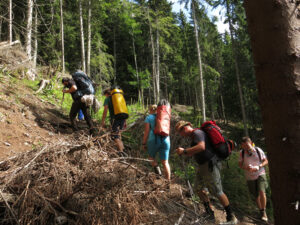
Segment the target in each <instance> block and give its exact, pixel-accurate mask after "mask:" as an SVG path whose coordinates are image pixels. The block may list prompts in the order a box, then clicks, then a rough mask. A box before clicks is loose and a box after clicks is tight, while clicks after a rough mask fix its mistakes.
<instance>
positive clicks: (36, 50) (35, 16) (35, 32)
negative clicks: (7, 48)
mask: <svg viewBox="0 0 300 225" xmlns="http://www.w3.org/2000/svg"><path fill="white" fill-rule="evenodd" d="M34 14H35V15H34V53H33V67H34V68H36V61H37V52H38V37H37V33H38V17H37V9H36V8H35V13H34Z"/></svg>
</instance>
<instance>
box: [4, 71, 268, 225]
mask: <svg viewBox="0 0 300 225" xmlns="http://www.w3.org/2000/svg"><path fill="white" fill-rule="evenodd" d="M175 108H176V107H175ZM177 108H179V109H181V110H182V109H183V107H179V106H178V107H177ZM141 121H143V120H141ZM80 127H81V130H79V131H78V132H76V133H73V132H72V129H71V127H70V125H69V121H68V116H67V115H65V114H64V113H63V112H62V110H61V108H60V106H57V105H54V104H53V103H50V102H48V101H46V100H43V99H41V98H39V97H38V95H36V94H35V93H34V92H33V90H32V89H30V88H28V87H27V86H26V85H24V84H23V83H22V82H21V80H19V79H18V78H14V79H11V77H8V76H1V77H0V187H1V189H0V190H2V191H1V196H2V198H3V199H5V197H3V195H2V192H3V193H4V192H6V193H9V194H10V195H15V197H16V198H17V200H14V201H13V203H12V209H10V210H7V211H6V212H3V208H6V206H5V205H4V203H3V202H2V203H1V200H0V219H1V218H2V219H4V218H5V219H6V220H7V223H6V224H9V223H13V222H12V221H14V220H16V221H17V220H18V221H23V222H21V224H30V221H31V220H34V219H37V220H39V221H40V223H39V224H55V223H56V224H63V222H62V223H59V221H58V220H59V219H60V220H67V222H68V224H81V223H83V222H82V221H85V222H86V223H87V224H100V223H101V224H176V223H177V224H179V223H181V224H209V223H208V222H206V221H205V220H203V219H199V217H198V215H196V213H195V212H194V206H193V202H192V200H191V198H190V197H189V193H188V188H187V187H186V184H185V181H183V180H181V179H179V178H176V177H175V176H173V177H174V178H173V179H172V182H171V185H168V183H167V181H166V180H165V179H163V178H157V177H156V176H155V174H154V173H152V172H150V171H149V167H147V166H146V164H148V162H144V161H142V160H141V159H139V158H138V157H139V155H138V154H135V152H136V151H135V150H131V152H129V155H130V157H129V158H128V159H126V158H125V159H124V158H119V157H118V156H117V154H114V153H116V151H117V150H116V148H115V146H114V145H113V144H109V137H108V135H106V134H105V132H104V131H103V130H102V131H101V135H102V136H100V137H97V138H94V139H93V138H91V137H90V136H88V135H87V129H86V125H85V122H80ZM131 129H134V127H133V128H131ZM86 143H89V144H86ZM125 144H127V143H125ZM128 145H130V144H128ZM46 146H47V148H46ZM82 146H83V147H82ZM45 149H46V150H45ZM62 149H64V150H62ZM83 151H85V152H88V153H87V155H85V154H86V153H82V152H83ZM70 152H71V154H72V157H70ZM79 152H80V154H79ZM54 153H57V154H58V153H59V154H58V155H57V156H55V157H54V156H53V155H56V154H54ZM76 154H77V155H76ZM83 155H84V157H83ZM53 157H54V158H53ZM78 157H79V158H78ZM115 162H118V163H115ZM20 168H21V169H20ZM45 168H47V169H45ZM25 169H26V170H25ZM40 170H41V171H43V173H42V172H41V171H40ZM46 170H47V172H46ZM63 170H66V171H63ZM49 171H52V172H49ZM53 171H54V172H53ZM70 171H71V172H70ZM97 172H98V174H95V173H97ZM36 173H39V175H36V176H37V177H38V178H36V179H33V178H32V176H33V177H35V175H34V174H36ZM52 173H53V174H56V175H53V174H52ZM84 173H86V174H84ZM107 173H108V174H110V175H109V177H107ZM50 174H52V175H50ZM57 174H61V175H60V176H58V175H57ZM87 174H89V175H87ZM21 175H22V176H21ZM21 177H22V178H21ZM27 178H28V179H27ZM63 178H65V180H63ZM61 179H62V180H61ZM72 179H73V180H72ZM114 179H116V180H114ZM118 179H120V180H118ZM66 181H67V182H66ZM64 182H66V184H68V185H67V186H68V187H65V185H64V184H63V183H64ZM97 182H98V183H97ZM99 182H100V183H101V184H99ZM51 183H52V184H51ZM52 185H53V186H52ZM101 185H102V186H101ZM48 186H49V189H47V188H46V187H48ZM93 186H94V187H93ZM50 187H51V188H50ZM54 187H55V188H57V189H55V188H54ZM59 187H60V188H61V189H59ZM96 187H97V188H96ZM76 188H77V189H76ZM65 189H66V190H68V191H67V192H68V193H70V194H69V195H67V196H66V195H64V194H63V192H64V191H63V190H65ZM75 189H76V191H74V190H75ZM107 189H108V190H107ZM115 189H116V190H115ZM29 190H32V192H29ZM71 190H73V192H72V191H71ZM100 190H101V191H100ZM97 191H99V193H98V192H97ZM103 192H105V193H106V194H105V195H104V196H105V197H103V198H99V199H98V198H97V197H95V196H91V193H94V194H95V195H96V196H97V194H98V196H99V195H101V194H102V193H103ZM24 193H25V194H24ZM29 193H36V194H37V195H38V196H40V197H39V198H38V199H39V200H36V199H37V197H34V195H33V194H32V196H31V198H30V199H29V196H30V194H29ZM79 193H80V194H79ZM41 196H44V197H41ZM0 199H1V197H0ZM41 199H43V201H44V202H43V203H42V201H41ZM75 199H76V200H75ZM87 199H88V201H87ZM6 201H7V202H10V200H9V199H7V200H6ZM7 202H6V203H7ZM32 202H34V204H33V203H32ZM46 203H47V204H46ZM32 204H33V205H32ZM39 204H40V207H41V208H43V207H46V209H43V210H41V209H36V208H39V206H38V205H39ZM76 204H77V205H76ZM213 204H214V208H215V213H216V221H217V222H216V224H218V223H219V222H220V221H225V213H224V211H223V210H222V207H220V205H219V204H218V203H217V201H213ZM80 205H81V207H79V206H80ZM82 205H85V206H82ZM24 206H27V207H24ZM75 206H76V207H75ZM196 208H197V211H198V212H197V213H199V214H201V213H203V211H204V210H203V207H202V205H201V204H197V206H196ZM29 209H32V210H31V211H28V210H29ZM14 210H15V213H13V212H14ZM97 210H98V211H102V214H100V216H99V217H98V216H94V217H93V216H90V215H89V216H88V213H93V212H94V213H97ZM37 211H38V212H37ZM120 211H122V212H120ZM30 213H31V214H32V215H33V214H34V216H32V218H29V217H30V216H29V215H31V214H30ZM79 214H80V216H79ZM86 214H87V216H88V217H85V216H86ZM101 216H102V217H101ZM103 216H104V217H105V219H103ZM24 217H26V218H27V219H26V218H24ZM237 217H238V219H239V221H241V222H240V223H239V224H245V225H246V224H248V225H250V224H264V223H260V222H259V220H257V219H255V218H249V217H248V216H247V215H242V214H237ZM16 218H18V219H16ZM78 218H79V219H78ZM87 218H88V219H87ZM91 218H93V220H91ZM180 218H181V220H180ZM197 219H198V220H197ZM8 221H10V222H8ZM43 221H44V222H43ZM45 221H47V222H45ZM0 223H1V222H0ZM1 224H2V223H1Z"/></svg>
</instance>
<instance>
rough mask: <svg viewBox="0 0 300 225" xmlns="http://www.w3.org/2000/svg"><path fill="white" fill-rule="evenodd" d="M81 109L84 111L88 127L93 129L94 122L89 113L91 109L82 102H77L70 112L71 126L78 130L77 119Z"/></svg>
mask: <svg viewBox="0 0 300 225" xmlns="http://www.w3.org/2000/svg"><path fill="white" fill-rule="evenodd" d="M80 109H81V110H82V113H83V115H84V119H85V121H86V123H87V125H88V126H89V128H93V121H92V118H91V115H90V112H89V108H88V107H87V106H86V105H85V104H84V103H82V102H81V101H80V100H76V101H74V102H73V104H72V107H71V111H70V120H71V125H72V126H73V127H74V128H77V126H76V122H75V119H76V116H77V114H78V112H79V110H80Z"/></svg>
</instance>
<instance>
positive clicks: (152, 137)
mask: <svg viewBox="0 0 300 225" xmlns="http://www.w3.org/2000/svg"><path fill="white" fill-rule="evenodd" d="M155 119H156V114H150V115H148V116H147V117H146V119H145V123H149V124H150V131H149V136H148V141H152V140H155V134H154V128H155Z"/></svg>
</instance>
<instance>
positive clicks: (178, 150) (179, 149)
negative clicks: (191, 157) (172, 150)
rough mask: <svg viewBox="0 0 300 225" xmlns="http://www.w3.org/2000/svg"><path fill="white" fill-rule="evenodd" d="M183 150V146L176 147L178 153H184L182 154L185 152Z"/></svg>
mask: <svg viewBox="0 0 300 225" xmlns="http://www.w3.org/2000/svg"><path fill="white" fill-rule="evenodd" d="M183 151H184V148H182V147H179V148H177V149H176V153H177V154H178V155H182V154H183Z"/></svg>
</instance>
